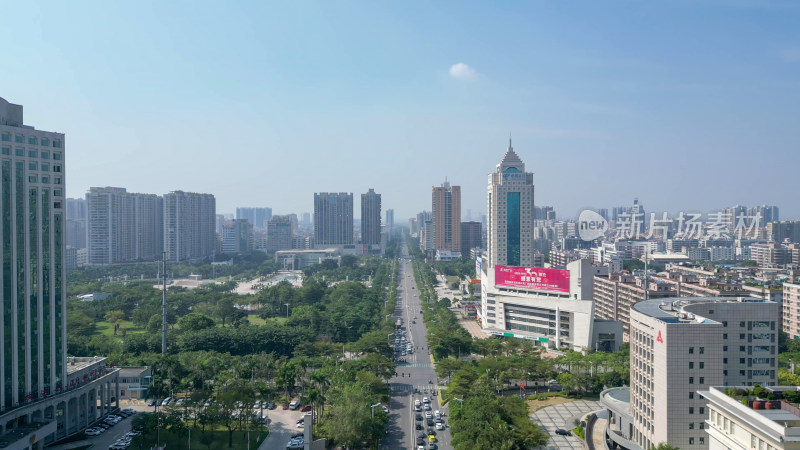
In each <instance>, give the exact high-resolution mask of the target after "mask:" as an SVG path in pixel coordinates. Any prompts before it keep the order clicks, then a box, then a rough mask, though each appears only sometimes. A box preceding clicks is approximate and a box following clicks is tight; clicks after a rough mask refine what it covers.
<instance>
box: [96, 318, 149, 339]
mask: <svg viewBox="0 0 800 450" xmlns="http://www.w3.org/2000/svg"><path fill="white" fill-rule="evenodd" d="M96 325H97V332H98V333H100V334H102V335H105V336H113V335H114V325H113V324H111V323H109V322H106V321H104V320H101V321H99V322H97V323H96ZM120 328H121V329H125V332H126V333H144V331H145V330H144V328H140V327H137V326H136V325H135V324H134V323H133V322H129V321H127V320H123V321H122V322H120ZM117 337H120V338H121V337H122V332H121V330H120V331H117Z"/></svg>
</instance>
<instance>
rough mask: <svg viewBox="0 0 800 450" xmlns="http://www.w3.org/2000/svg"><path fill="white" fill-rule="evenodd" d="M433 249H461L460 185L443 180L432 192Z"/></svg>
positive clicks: (458, 250) (456, 250) (455, 250)
mask: <svg viewBox="0 0 800 450" xmlns="http://www.w3.org/2000/svg"><path fill="white" fill-rule="evenodd" d="M431 197H432V202H431V205H432V210H431V213H432V216H433V250H450V251H453V252H460V251H461V186H451V185H450V183H449V182H447V181H445V182H444V183H443V184H442V185H441V186H434V187H433V193H432V196H431Z"/></svg>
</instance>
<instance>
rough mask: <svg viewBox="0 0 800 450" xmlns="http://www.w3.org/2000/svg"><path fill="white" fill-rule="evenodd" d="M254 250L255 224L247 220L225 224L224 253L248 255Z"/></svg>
mask: <svg viewBox="0 0 800 450" xmlns="http://www.w3.org/2000/svg"><path fill="white" fill-rule="evenodd" d="M254 248H255V239H254V235H253V224H251V223H250V222H249V221H247V220H245V219H234V220H229V221H227V222H225V225H224V226H223V227H222V252H223V253H247V252H249V251H251V250H253V249H254Z"/></svg>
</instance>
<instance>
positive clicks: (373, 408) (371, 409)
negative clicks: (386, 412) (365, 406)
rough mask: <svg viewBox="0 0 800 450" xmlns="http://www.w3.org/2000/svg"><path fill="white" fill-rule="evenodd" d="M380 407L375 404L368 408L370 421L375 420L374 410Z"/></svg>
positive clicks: (378, 404)
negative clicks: (370, 415) (370, 414)
mask: <svg viewBox="0 0 800 450" xmlns="http://www.w3.org/2000/svg"><path fill="white" fill-rule="evenodd" d="M378 406H381V404H380V403H375V404H374V405H372V406H370V407H369V410H370V412H371V413H372V420H375V408H376V407H378Z"/></svg>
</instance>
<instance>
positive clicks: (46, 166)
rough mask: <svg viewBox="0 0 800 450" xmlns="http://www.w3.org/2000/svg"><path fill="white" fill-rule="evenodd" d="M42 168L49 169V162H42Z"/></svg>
mask: <svg viewBox="0 0 800 450" xmlns="http://www.w3.org/2000/svg"><path fill="white" fill-rule="evenodd" d="M42 170H50V164H45V163H42Z"/></svg>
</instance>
